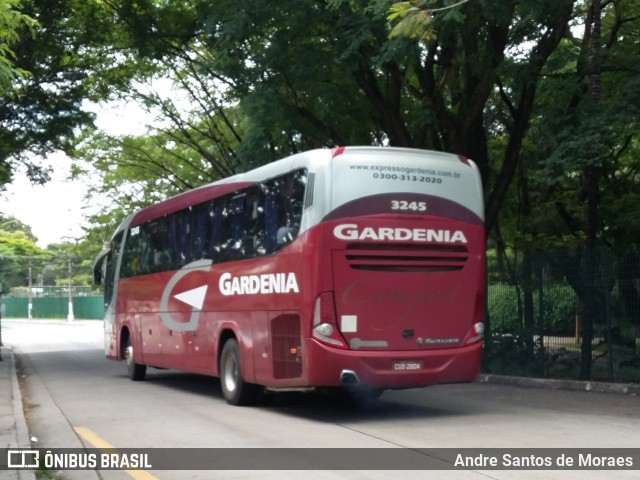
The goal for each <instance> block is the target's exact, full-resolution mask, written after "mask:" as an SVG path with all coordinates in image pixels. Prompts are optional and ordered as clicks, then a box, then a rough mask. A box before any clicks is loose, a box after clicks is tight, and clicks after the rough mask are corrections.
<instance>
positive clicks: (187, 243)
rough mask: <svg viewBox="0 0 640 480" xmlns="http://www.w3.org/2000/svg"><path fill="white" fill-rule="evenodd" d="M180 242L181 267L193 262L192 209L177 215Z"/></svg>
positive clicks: (179, 262)
mask: <svg viewBox="0 0 640 480" xmlns="http://www.w3.org/2000/svg"><path fill="white" fill-rule="evenodd" d="M176 215H177V217H178V221H177V222H176V225H177V227H178V229H177V234H178V240H179V257H178V264H179V266H180V267H182V266H184V265H186V264H187V263H189V262H191V260H192V257H191V207H189V208H187V209H185V210H182V211H180V212H177V213H176Z"/></svg>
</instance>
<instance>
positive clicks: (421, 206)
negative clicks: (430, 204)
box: [391, 200, 427, 212]
mask: <svg viewBox="0 0 640 480" xmlns="http://www.w3.org/2000/svg"><path fill="white" fill-rule="evenodd" d="M391 210H400V211H409V210H410V211H412V212H426V211H427V202H407V201H406V200H391Z"/></svg>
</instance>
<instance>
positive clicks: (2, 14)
mask: <svg viewBox="0 0 640 480" xmlns="http://www.w3.org/2000/svg"><path fill="white" fill-rule="evenodd" d="M21 6H22V5H21V4H20V1H19V0H7V1H5V2H2V3H1V4H0V92H2V96H4V94H5V92H7V91H8V90H9V89H10V88H11V85H12V83H13V82H14V81H15V80H18V79H24V78H26V77H28V76H29V72H27V71H26V70H23V69H21V68H19V67H17V66H16V65H15V63H14V62H15V59H16V54H15V52H14V51H13V50H11V44H13V43H15V42H16V41H18V39H19V38H20V31H21V30H22V29H23V28H27V29H29V30H31V31H32V32H33V31H34V29H35V28H36V26H37V22H35V21H34V20H33V19H32V18H31V17H29V16H27V15H25V14H23V13H20V11H19V9H20V8H21Z"/></svg>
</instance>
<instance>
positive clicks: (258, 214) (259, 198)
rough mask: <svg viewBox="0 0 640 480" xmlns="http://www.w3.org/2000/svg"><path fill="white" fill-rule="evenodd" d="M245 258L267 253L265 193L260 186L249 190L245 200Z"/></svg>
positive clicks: (243, 241)
mask: <svg viewBox="0 0 640 480" xmlns="http://www.w3.org/2000/svg"><path fill="white" fill-rule="evenodd" d="M243 223H244V232H243V239H242V243H243V249H242V250H243V258H253V257H259V256H262V255H264V254H265V253H266V251H265V245H264V243H265V242H264V237H265V224H264V195H263V194H262V191H261V189H260V188H257V187H251V188H250V189H248V190H247V194H246V197H245V201H244V222H243Z"/></svg>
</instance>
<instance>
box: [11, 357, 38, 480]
mask: <svg viewBox="0 0 640 480" xmlns="http://www.w3.org/2000/svg"><path fill="white" fill-rule="evenodd" d="M8 351H9V358H10V359H11V367H10V368H11V372H10V374H9V376H10V377H11V395H12V400H11V402H12V403H13V418H14V421H15V426H16V443H17V445H18V448H20V449H27V450H28V449H30V448H31V440H30V438H29V429H28V427H27V419H26V418H25V415H24V404H23V402H22V392H21V391H20V384H19V382H18V372H17V371H16V359H15V356H14V355H13V349H12V348H8ZM5 352H6V350H5ZM17 472H18V478H19V479H20V480H35V478H36V475H35V472H34V471H33V470H17Z"/></svg>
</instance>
